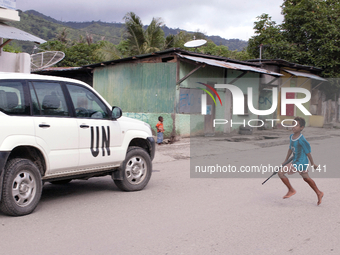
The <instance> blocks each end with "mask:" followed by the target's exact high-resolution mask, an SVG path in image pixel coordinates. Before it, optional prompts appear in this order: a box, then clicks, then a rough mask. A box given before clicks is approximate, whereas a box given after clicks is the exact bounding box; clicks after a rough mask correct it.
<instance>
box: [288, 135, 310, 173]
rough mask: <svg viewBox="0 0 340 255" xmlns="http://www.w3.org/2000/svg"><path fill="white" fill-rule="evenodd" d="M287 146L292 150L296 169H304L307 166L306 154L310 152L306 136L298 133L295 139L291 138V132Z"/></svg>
mask: <svg viewBox="0 0 340 255" xmlns="http://www.w3.org/2000/svg"><path fill="white" fill-rule="evenodd" d="M289 148H290V149H291V150H292V152H293V163H292V164H293V165H294V167H295V168H296V169H297V170H298V171H304V170H307V168H308V157H307V154H308V153H311V147H310V144H309V142H307V140H306V138H305V137H304V136H303V135H302V134H300V136H299V137H298V138H296V139H293V134H291V135H290V143H289Z"/></svg>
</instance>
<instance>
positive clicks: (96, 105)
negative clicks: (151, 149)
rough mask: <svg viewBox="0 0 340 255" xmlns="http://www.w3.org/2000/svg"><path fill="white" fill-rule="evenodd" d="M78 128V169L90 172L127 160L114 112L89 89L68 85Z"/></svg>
mask: <svg viewBox="0 0 340 255" xmlns="http://www.w3.org/2000/svg"><path fill="white" fill-rule="evenodd" d="M66 87H67V89H68V92H69V94H70V96H71V101H72V103H73V107H74V110H75V115H76V119H77V125H78V129H79V167H80V168H84V169H85V168H86V169H88V170H91V169H99V168H111V167H114V166H118V165H119V164H120V162H121V161H122V160H123V159H124V157H125V155H124V152H123V151H122V148H121V145H122V131H121V128H120V125H119V122H118V121H115V120H112V119H111V111H110V110H109V109H108V108H107V106H106V104H104V102H103V101H102V100H101V99H100V98H99V97H98V96H97V95H96V94H95V93H94V92H93V91H91V90H90V89H88V88H86V87H84V86H80V85H77V84H66Z"/></svg>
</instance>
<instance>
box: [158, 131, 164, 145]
mask: <svg viewBox="0 0 340 255" xmlns="http://www.w3.org/2000/svg"><path fill="white" fill-rule="evenodd" d="M162 142H163V132H158V133H157V143H162Z"/></svg>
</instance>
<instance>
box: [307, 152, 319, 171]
mask: <svg viewBox="0 0 340 255" xmlns="http://www.w3.org/2000/svg"><path fill="white" fill-rule="evenodd" d="M307 157H308V159H309V162H310V164H311V166H313V167H314V169H316V168H318V166H317V165H316V164H315V163H314V160H313V158H312V154H311V153H308V154H307Z"/></svg>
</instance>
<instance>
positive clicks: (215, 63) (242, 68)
mask: <svg viewBox="0 0 340 255" xmlns="http://www.w3.org/2000/svg"><path fill="white" fill-rule="evenodd" d="M177 55H178V56H180V57H181V58H186V59H189V60H192V61H195V62H200V63H204V64H207V65H210V66H216V67H222V68H227V69H233V70H240V71H251V72H257V73H262V74H269V75H273V76H283V75H282V74H280V73H275V72H271V71H269V70H266V69H262V68H259V67H254V66H248V65H242V64H236V63H231V62H226V61H221V60H215V59H209V58H201V57H193V56H187V55H181V54H177Z"/></svg>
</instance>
